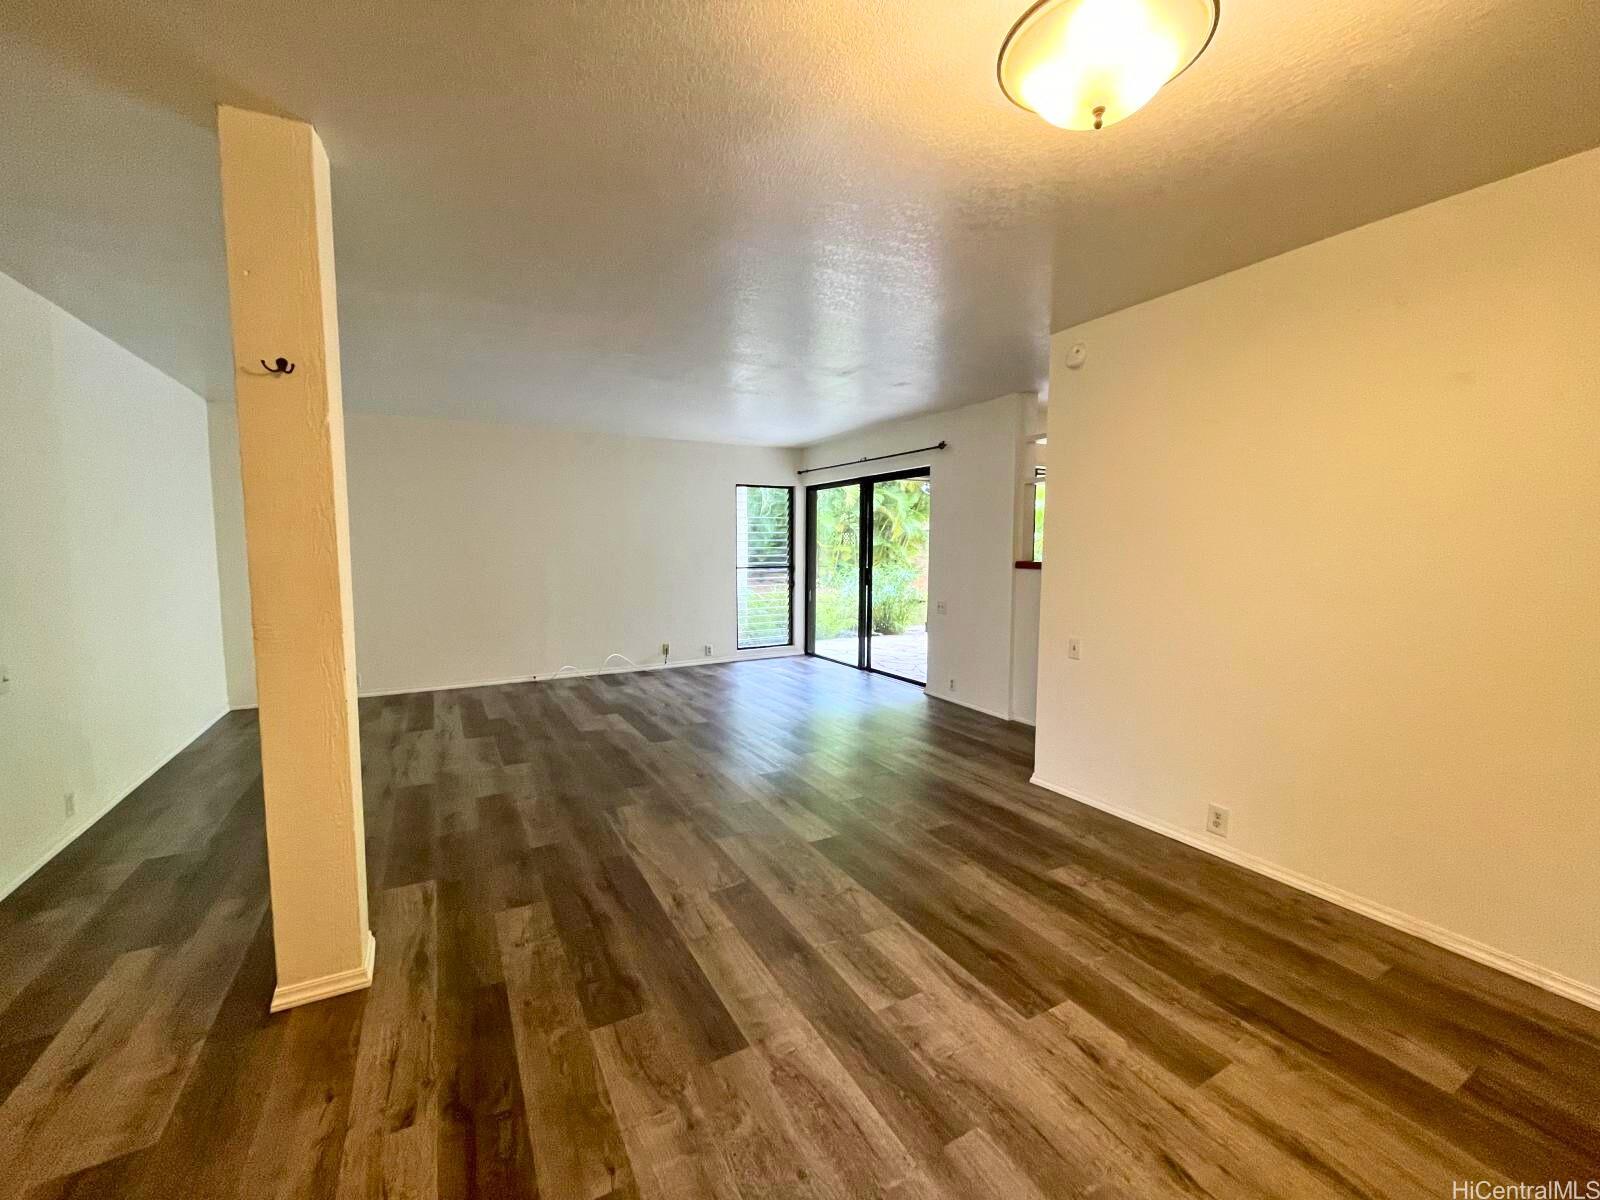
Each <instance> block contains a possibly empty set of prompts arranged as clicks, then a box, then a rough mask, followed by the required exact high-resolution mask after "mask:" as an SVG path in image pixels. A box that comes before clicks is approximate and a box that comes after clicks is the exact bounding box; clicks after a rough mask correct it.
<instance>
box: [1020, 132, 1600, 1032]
mask: <svg viewBox="0 0 1600 1200" xmlns="http://www.w3.org/2000/svg"><path fill="white" fill-rule="evenodd" d="M1597 213H1600V151H1591V152H1589V153H1586V154H1582V155H1578V156H1576V157H1573V158H1569V159H1566V160H1564V161H1561V162H1558V163H1555V164H1552V165H1550V166H1547V167H1543V168H1541V169H1539V170H1536V171H1532V172H1529V173H1528V174H1525V175H1521V176H1517V177H1515V178H1512V179H1508V180H1504V181H1502V182H1499V183H1495V184H1492V185H1490V186H1488V187H1484V188H1480V189H1478V190H1476V191H1472V192H1468V193H1465V194H1463V195H1460V196H1456V197H1453V198H1451V199H1448V200H1445V201H1442V202H1440V203H1437V204H1434V205H1430V206H1428V207H1426V208H1422V209H1418V210H1416V211H1414V212H1410V213H1405V214H1402V215H1400V216H1396V217H1393V218H1390V219H1388V220H1385V221H1381V222H1379V223H1377V224H1374V225H1370V226H1367V227H1365V228H1362V229H1358V230H1354V231H1352V232H1350V233H1347V234H1344V235H1342V236H1339V237H1336V238H1333V239H1330V240H1328V241H1325V242H1322V243H1319V244H1317V245H1313V246H1309V247H1306V248H1304V249H1301V250H1297V251H1295V252H1293V253H1290V254H1286V255H1284V256H1282V257H1280V258H1276V259H1272V260H1270V261H1268V262H1264V263H1260V264H1258V265H1256V266H1253V267H1250V268H1247V269H1245V270H1242V271H1238V272H1236V273H1234V274H1231V275H1227V276H1224V277H1222V278H1220V279H1215V280H1212V281H1210V282H1208V283H1204V284H1201V285H1199V286H1197V287H1193V288H1190V289H1188V290H1186V291H1182V292H1178V293H1175V294H1173V295H1170V296H1167V297H1164V298H1162V299H1159V300H1155V301H1152V302H1150V303H1148V304H1143V305H1140V306H1138V307H1135V308H1131V309H1127V310H1125V311H1123V312H1119V313H1116V314H1113V315H1111V316H1108V317H1105V318H1102V319H1099V320H1096V321H1092V322H1090V323H1088V324H1085V325H1082V326H1080V327H1078V328H1075V329H1070V330H1067V331H1065V332H1062V333H1059V334H1057V335H1056V336H1055V338H1054V347H1053V348H1054V351H1055V355H1054V360H1053V363H1052V373H1051V391H1050V398H1051V421H1050V425H1051V429H1050V434H1051V437H1050V445H1049V450H1048V467H1049V472H1050V476H1049V482H1050V521H1049V524H1048V530H1047V534H1046V538H1047V547H1046V562H1047V569H1046V570H1045V572H1044V597H1043V620H1042V638H1041V641H1042V646H1041V653H1040V668H1041V680H1040V704H1039V740H1038V760H1037V769H1038V774H1039V777H1040V779H1041V780H1042V781H1044V782H1046V783H1048V784H1049V785H1051V786H1054V787H1056V788H1059V789H1061V790H1064V791H1066V792H1067V793H1069V794H1071V795H1074V796H1078V797H1080V798H1083V799H1086V800H1090V801H1091V802H1097V803H1101V804H1104V805H1109V806H1112V807H1114V808H1118V809H1121V810H1123V811H1124V812H1126V813H1128V814H1131V815H1133V816H1134V817H1135V818H1137V819H1140V820H1143V821H1147V822H1151V823H1153V824H1155V825H1157V826H1158V827H1161V828H1164V829H1167V830H1170V831H1174V832H1176V833H1178V834H1181V835H1184V836H1187V837H1191V838H1196V839H1201V840H1204V838H1205V835H1204V834H1202V833H1201V832H1200V831H1201V829H1202V822H1203V820H1204V817H1205V812H1206V806H1207V804H1209V803H1217V804H1221V805H1226V806H1229V807H1230V808H1231V809H1232V831H1231V838H1230V840H1229V841H1228V842H1226V843H1215V842H1213V844H1216V845H1221V846H1223V847H1225V849H1226V850H1227V851H1229V852H1235V853H1243V854H1246V855H1249V856H1253V858H1254V859H1255V860H1258V861H1264V863H1265V864H1268V865H1269V866H1270V867H1271V868H1274V869H1279V870H1286V871H1288V872H1293V873H1297V874H1298V875H1300V876H1303V877H1306V879H1308V880H1309V881H1314V882H1315V883H1317V884H1320V885H1324V886H1325V887H1327V888H1332V889H1335V890H1337V891H1338V892H1340V893H1342V894H1344V895H1345V896H1346V898H1347V899H1353V898H1360V899H1364V900H1366V901H1370V902H1373V903H1375V904H1376V905H1378V906H1381V907H1382V908H1383V909H1384V910H1386V911H1388V912H1389V914H1390V916H1391V918H1392V919H1406V918H1410V919H1415V920H1416V921H1420V922H1422V923H1425V927H1426V929H1427V932H1428V933H1429V936H1433V937H1435V938H1436V939H1439V940H1442V941H1446V942H1451V941H1452V940H1454V944H1456V945H1458V946H1462V947H1464V948H1466V949H1468V950H1470V951H1471V952H1473V953H1476V954H1478V955H1479V956H1481V957H1485V958H1487V959H1489V960H1491V961H1494V960H1496V956H1497V955H1509V956H1512V957H1513V958H1515V959H1516V960H1522V963H1523V965H1522V966H1519V965H1518V963H1517V962H1512V961H1509V960H1505V959H1501V960H1499V961H1502V962H1504V963H1506V964H1507V965H1509V966H1511V967H1513V968H1516V969H1520V970H1523V971H1524V972H1525V973H1532V974H1535V975H1537V974H1539V973H1540V972H1545V973H1547V974H1546V976H1545V980H1546V982H1548V983H1552V984H1553V985H1554V986H1557V987H1565V988H1566V990H1567V991H1568V992H1569V994H1570V993H1574V992H1576V993H1582V989H1583V987H1584V986H1587V987H1588V988H1590V989H1595V988H1600V873H1597V872H1596V863H1597V862H1600V220H1597V219H1596V214H1597ZM1074 343H1082V344H1084V345H1085V346H1086V347H1087V349H1088V362H1087V364H1086V365H1085V366H1084V367H1083V368H1082V369H1081V370H1078V371H1069V370H1066V369H1065V366H1064V362H1063V359H1062V356H1063V354H1064V352H1065V350H1066V348H1067V347H1069V346H1070V345H1072V344H1074ZM1069 636H1074V637H1079V638H1081V639H1082V647H1083V650H1082V658H1081V661H1071V660H1069V659H1068V658H1067V657H1066V640H1067V638H1068V637H1069ZM1396 913H1398V914H1404V917H1395V916H1394V914H1396ZM1527 964H1533V965H1532V966H1528V965H1527ZM1557 976H1559V977H1564V979H1565V980H1566V981H1567V983H1565V984H1563V983H1562V981H1561V978H1557ZM1588 995H1589V998H1590V1000H1591V1002H1592V1001H1594V1000H1596V999H1600V991H1591V992H1590V993H1588Z"/></svg>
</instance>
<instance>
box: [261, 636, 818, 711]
mask: <svg viewBox="0 0 1600 1200" xmlns="http://www.w3.org/2000/svg"><path fill="white" fill-rule="evenodd" d="M804 653H805V651H803V650H800V649H797V648H796V647H794V646H780V647H778V648H777V649H774V650H750V651H746V652H745V653H743V654H723V655H717V656H715V657H712V658H685V659H679V660H678V661H677V662H668V663H642V664H640V665H639V666H636V667H583V668H580V669H578V670H574V671H544V672H540V673H539V674H535V675H505V676H501V677H498V678H495V679H469V680H464V681H460V682H455V683H434V684H428V685H426V686H423V687H397V688H372V689H363V690H360V691H358V692H357V693H356V695H357V696H359V697H360V698H361V699H363V700H369V699H375V698H377V697H379V696H412V695H418V694H421V693H423V692H460V691H466V690H467V689H469V688H481V687H500V686H502V685H504V684H509V683H543V682H544V681H545V680H547V679H586V678H588V677H589V676H591V675H629V674H632V673H633V672H635V671H670V670H675V669H677V668H678V667H709V666H715V665H716V664H718V663H736V662H753V661H756V660H758V659H763V658H797V657H800V656H801V655H803V654H804ZM255 707H256V705H254V704H236V705H234V706H233V711H235V712H246V711H248V710H250V709H252V708H255Z"/></svg>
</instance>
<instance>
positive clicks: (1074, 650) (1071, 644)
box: [1067, 638, 1082, 658]
mask: <svg viewBox="0 0 1600 1200" xmlns="http://www.w3.org/2000/svg"><path fill="white" fill-rule="evenodd" d="M1067 657H1068V658H1081V657H1082V655H1080V654H1079V653H1078V639H1077V638H1068V639H1067Z"/></svg>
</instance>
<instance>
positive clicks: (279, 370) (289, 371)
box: [261, 358, 294, 375]
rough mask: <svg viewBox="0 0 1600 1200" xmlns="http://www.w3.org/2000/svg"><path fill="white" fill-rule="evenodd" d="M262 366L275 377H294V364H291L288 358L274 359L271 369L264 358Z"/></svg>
mask: <svg viewBox="0 0 1600 1200" xmlns="http://www.w3.org/2000/svg"><path fill="white" fill-rule="evenodd" d="M261 365H262V366H263V367H267V371H268V372H269V373H270V374H273V375H293V374H294V364H293V363H292V362H290V361H289V360H288V359H287V358H278V359H274V360H273V362H272V365H271V366H270V367H268V366H267V360H266V359H264V358H263V359H262V360H261Z"/></svg>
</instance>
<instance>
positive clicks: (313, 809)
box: [217, 106, 373, 1012]
mask: <svg viewBox="0 0 1600 1200" xmlns="http://www.w3.org/2000/svg"><path fill="white" fill-rule="evenodd" d="M217 132H218V138H219V144H220V148H221V158H222V210H223V226H224V235H225V238H226V241H227V252H228V295H229V301H230V308H231V311H232V318H233V361H234V383H235V394H236V396H237V400H238V410H239V458H240V463H241V467H242V474H243V479H244V522H245V547H246V555H247V558H248V561H249V567H250V605H251V619H252V625H253V630H252V632H253V637H254V642H255V657H256V689H257V696H258V702H259V704H260V714H261V770H262V776H263V780H264V787H265V792H266V814H267V858H268V865H269V868H270V872H271V879H272V924H273V941H274V953H275V955H276V958H277V967H278V984H277V989H276V990H275V991H274V993H273V997H272V1008H273V1011H274V1012H276V1011H278V1010H279V1009H284V1008H290V1007H293V1006H294V1005H297V1004H305V1003H308V1002H309V1001H312V1000H320V999H323V998H324V997H327V996H335V995H339V994H340V993H342V992H349V991H354V990H356V989H358V988H363V987H366V986H368V985H369V984H370V983H371V982H372V961H373V940H372V934H371V932H370V931H369V928H368V919H367V880H366V838H365V831H364V828H363V825H362V808H361V753H360V742H359V730H358V726H357V718H356V676H355V634H354V623H353V614H352V611H351V603H350V532H349V514H348V505H347V502H346V494H345V457H344V407H343V399H342V394H341V390H340V382H339V324H338V308H337V303H336V295H337V293H336V289H335V285H334V274H333V215H332V207H331V200H330V194H329V184H328V174H329V173H328V156H327V153H326V151H324V150H323V148H322V141H321V139H320V138H318V137H317V132H316V130H315V129H313V128H312V127H311V126H309V125H306V124H304V123H303V122H300V121H291V120H286V119H284V118H281V117H272V116H266V115H264V114H261V113H253V112H246V111H244V110H242V109H236V108H229V107H226V106H224V107H221V108H219V109H218V110H217ZM280 358H282V359H284V360H286V361H287V363H289V364H292V365H293V370H292V371H288V370H285V371H284V372H282V373H274V370H273V369H274V368H276V366H277V360H278V359H280ZM263 360H264V361H265V363H266V364H267V365H265V366H264V365H263Z"/></svg>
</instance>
